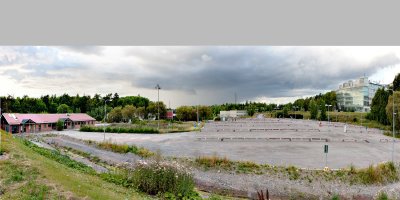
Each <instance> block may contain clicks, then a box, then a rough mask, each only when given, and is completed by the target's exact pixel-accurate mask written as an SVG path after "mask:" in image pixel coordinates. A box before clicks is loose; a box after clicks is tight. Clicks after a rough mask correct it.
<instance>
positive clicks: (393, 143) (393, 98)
mask: <svg viewBox="0 0 400 200" xmlns="http://www.w3.org/2000/svg"><path fill="white" fill-rule="evenodd" d="M388 90H391V91H392V92H393V142H392V162H393V161H394V117H395V113H394V90H393V89H388Z"/></svg>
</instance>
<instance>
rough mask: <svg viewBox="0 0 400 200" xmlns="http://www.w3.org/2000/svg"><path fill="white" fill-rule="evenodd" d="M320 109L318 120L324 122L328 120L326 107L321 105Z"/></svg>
mask: <svg viewBox="0 0 400 200" xmlns="http://www.w3.org/2000/svg"><path fill="white" fill-rule="evenodd" d="M320 108H321V113H320V114H319V120H321V121H326V120H327V119H328V118H327V116H326V106H325V105H323V106H321V107H320Z"/></svg>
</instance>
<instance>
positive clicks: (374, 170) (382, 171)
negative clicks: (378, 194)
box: [357, 162, 399, 184]
mask: <svg viewBox="0 0 400 200" xmlns="http://www.w3.org/2000/svg"><path fill="white" fill-rule="evenodd" d="M357 174H358V177H359V178H360V179H361V182H362V183H364V184H374V183H392V182H395V181H398V180H399V175H398V171H397V170H396V167H395V166H394V163H393V162H388V163H382V164H379V165H377V166H376V167H374V166H373V165H370V166H369V167H368V168H366V169H360V170H358V173H357Z"/></svg>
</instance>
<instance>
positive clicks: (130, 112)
mask: <svg viewBox="0 0 400 200" xmlns="http://www.w3.org/2000/svg"><path fill="white" fill-rule="evenodd" d="M135 110H136V108H135V106H132V105H127V106H125V107H124V108H123V109H122V111H121V112H122V118H123V119H125V120H127V121H128V120H129V119H133V117H135Z"/></svg>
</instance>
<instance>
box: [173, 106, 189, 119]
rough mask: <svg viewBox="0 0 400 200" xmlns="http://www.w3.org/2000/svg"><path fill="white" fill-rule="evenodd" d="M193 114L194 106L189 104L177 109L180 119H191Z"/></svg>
mask: <svg viewBox="0 0 400 200" xmlns="http://www.w3.org/2000/svg"><path fill="white" fill-rule="evenodd" d="M192 116H193V108H192V107H189V106H180V107H179V108H177V109H176V117H177V118H178V119H179V120H183V121H187V120H191V119H192Z"/></svg>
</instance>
